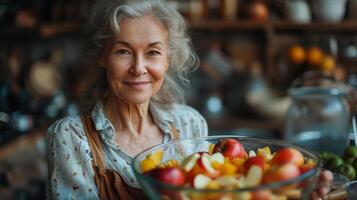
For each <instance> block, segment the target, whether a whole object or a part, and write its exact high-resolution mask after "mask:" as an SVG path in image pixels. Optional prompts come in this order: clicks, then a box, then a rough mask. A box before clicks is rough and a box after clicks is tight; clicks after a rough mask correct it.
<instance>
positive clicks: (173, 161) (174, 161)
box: [158, 160, 179, 168]
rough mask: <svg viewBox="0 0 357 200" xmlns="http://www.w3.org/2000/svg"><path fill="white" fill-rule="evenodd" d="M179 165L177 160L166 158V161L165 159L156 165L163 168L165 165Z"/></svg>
mask: <svg viewBox="0 0 357 200" xmlns="http://www.w3.org/2000/svg"><path fill="white" fill-rule="evenodd" d="M178 166H179V163H178V161H177V160H168V161H165V162H163V163H161V164H159V165H158V167H160V168H165V167H178Z"/></svg>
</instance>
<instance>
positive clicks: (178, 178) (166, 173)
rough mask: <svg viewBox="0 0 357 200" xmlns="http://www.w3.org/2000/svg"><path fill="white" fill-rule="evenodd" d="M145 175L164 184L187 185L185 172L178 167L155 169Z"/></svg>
mask: <svg viewBox="0 0 357 200" xmlns="http://www.w3.org/2000/svg"><path fill="white" fill-rule="evenodd" d="M144 175H147V176H150V177H152V178H154V179H156V180H159V181H161V182H163V183H167V184H171V185H177V186H181V185H184V184H185V181H186V180H185V172H184V170H182V169H180V168H178V167H168V168H155V169H152V170H149V171H147V172H144Z"/></svg>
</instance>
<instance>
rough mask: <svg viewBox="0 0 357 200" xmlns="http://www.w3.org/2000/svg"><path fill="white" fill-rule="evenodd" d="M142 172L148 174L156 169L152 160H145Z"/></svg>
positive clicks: (141, 164)
mask: <svg viewBox="0 0 357 200" xmlns="http://www.w3.org/2000/svg"><path fill="white" fill-rule="evenodd" d="M140 167H141V171H143V172H146V171H149V170H151V169H154V168H155V167H156V165H155V162H154V161H153V160H152V159H144V160H143V161H141V163H140Z"/></svg>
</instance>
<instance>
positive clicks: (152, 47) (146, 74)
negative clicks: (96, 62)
mask: <svg viewBox="0 0 357 200" xmlns="http://www.w3.org/2000/svg"><path fill="white" fill-rule="evenodd" d="M119 27H120V33H118V34H116V35H115V36H114V38H113V40H111V41H110V42H108V44H107V46H106V50H105V51H104V53H103V55H102V57H101V59H100V63H101V65H102V66H103V67H105V68H106V69H107V80H108V82H109V85H110V88H111V90H112V92H113V93H114V95H115V96H116V97H118V98H120V99H121V100H122V101H124V102H126V103H128V104H130V105H136V104H141V103H144V102H146V101H148V100H149V99H150V98H151V97H152V96H153V95H155V94H156V93H157V92H158V91H159V89H160V87H161V85H162V83H163V81H164V76H165V72H166V70H167V69H168V66H169V59H168V32H167V30H166V28H165V26H164V25H163V24H162V23H161V22H159V21H158V20H156V19H155V18H154V17H152V16H145V17H141V18H133V19H129V18H125V19H123V20H122V21H121V22H120V24H119Z"/></svg>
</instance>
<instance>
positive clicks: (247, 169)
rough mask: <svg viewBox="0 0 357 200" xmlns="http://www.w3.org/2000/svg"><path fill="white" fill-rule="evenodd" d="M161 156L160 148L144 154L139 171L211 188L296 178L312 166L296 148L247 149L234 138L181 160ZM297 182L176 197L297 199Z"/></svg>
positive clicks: (171, 181)
mask: <svg viewBox="0 0 357 200" xmlns="http://www.w3.org/2000/svg"><path fill="white" fill-rule="evenodd" d="M162 158H163V150H158V151H155V152H152V153H150V154H149V155H147V156H146V158H145V159H143V160H142V161H141V162H140V168H141V171H142V173H143V174H144V175H146V176H150V177H152V178H154V179H156V180H158V181H160V182H162V183H164V184H170V185H174V186H182V187H187V188H192V189H194V190H200V189H201V190H202V189H206V190H212V191H214V190H216V191H222V190H224V191H227V190H232V189H240V188H254V187H257V186H260V185H264V184H270V183H274V182H282V181H286V180H289V179H293V178H296V177H298V176H300V175H302V174H303V173H306V172H308V171H309V170H311V169H313V168H314V167H315V166H316V163H315V162H314V161H313V160H312V159H306V158H304V156H303V154H302V153H301V152H300V151H299V150H297V149H294V148H291V147H282V148H280V149H278V150H277V151H276V152H271V150H270V148H269V147H268V146H266V147H263V148H257V149H254V150H249V151H247V150H246V149H245V148H244V147H243V145H242V144H241V143H240V142H239V141H238V140H236V139H234V138H225V139H222V140H220V141H218V142H217V143H215V144H210V145H209V147H208V149H207V151H200V152H195V153H192V154H190V155H188V156H186V157H184V158H183V159H181V160H175V159H171V160H166V161H165V162H162ZM301 184H303V183H299V184H297V183H294V184H290V185H287V186H284V187H283V188H279V189H276V190H275V189H274V190H269V189H265V190H252V191H251V192H243V193H240V195H239V196H235V197H233V196H230V195H227V196H226V197H223V196H222V194H219V193H211V194H200V193H194V192H193V193H191V194H186V196H185V197H180V198H179V199H222V198H225V199H247V200H250V199H252V200H257V199H300V197H301V190H300V187H302V186H301ZM171 195H173V194H172V193H165V192H163V196H166V197H168V199H170V198H169V197H170V196H171ZM217 195H218V196H217ZM219 195H221V196H219ZM173 199H176V198H173Z"/></svg>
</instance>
